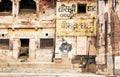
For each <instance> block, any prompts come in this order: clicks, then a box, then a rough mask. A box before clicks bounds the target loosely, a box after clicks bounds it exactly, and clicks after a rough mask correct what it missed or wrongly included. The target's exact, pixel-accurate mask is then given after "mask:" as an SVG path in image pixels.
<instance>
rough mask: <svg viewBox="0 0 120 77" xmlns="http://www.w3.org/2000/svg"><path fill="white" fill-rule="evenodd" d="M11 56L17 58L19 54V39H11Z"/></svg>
mask: <svg viewBox="0 0 120 77" xmlns="http://www.w3.org/2000/svg"><path fill="white" fill-rule="evenodd" d="M12 54H13V58H15V59H17V58H18V55H19V39H14V40H13V53H12Z"/></svg>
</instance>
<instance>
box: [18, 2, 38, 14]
mask: <svg viewBox="0 0 120 77" xmlns="http://www.w3.org/2000/svg"><path fill="white" fill-rule="evenodd" d="M24 13H25V14H26V13H27V14H31V13H36V3H35V2H34V1H33V0H21V1H20V14H24Z"/></svg>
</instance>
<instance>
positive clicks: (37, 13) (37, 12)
mask: <svg viewBox="0 0 120 77" xmlns="http://www.w3.org/2000/svg"><path fill="white" fill-rule="evenodd" d="M34 1H35V2H36V17H37V18H39V11H40V9H39V3H40V0H34Z"/></svg>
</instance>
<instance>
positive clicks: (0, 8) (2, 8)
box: [0, 0, 12, 16]
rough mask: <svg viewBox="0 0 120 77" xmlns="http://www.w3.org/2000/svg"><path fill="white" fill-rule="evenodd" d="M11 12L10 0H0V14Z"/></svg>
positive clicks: (9, 13)
mask: <svg viewBox="0 0 120 77" xmlns="http://www.w3.org/2000/svg"><path fill="white" fill-rule="evenodd" d="M11 14H12V2H11V1H10V0H2V1H1V2H0V15H2V16H3V15H11Z"/></svg>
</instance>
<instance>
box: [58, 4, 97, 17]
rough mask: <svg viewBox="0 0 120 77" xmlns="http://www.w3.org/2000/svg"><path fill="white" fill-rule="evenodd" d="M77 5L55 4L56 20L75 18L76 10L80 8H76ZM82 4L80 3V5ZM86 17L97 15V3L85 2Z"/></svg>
mask: <svg viewBox="0 0 120 77" xmlns="http://www.w3.org/2000/svg"><path fill="white" fill-rule="evenodd" d="M78 4H79V3H77V2H76V3H75V2H57V7H56V14H57V18H71V17H76V16H77V14H78V11H79V10H78V9H82V7H79V6H78ZM81 4H82V3H81ZM85 10H86V13H85V14H87V15H89V17H91V18H92V17H96V15H97V2H87V5H86V7H85Z"/></svg>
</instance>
